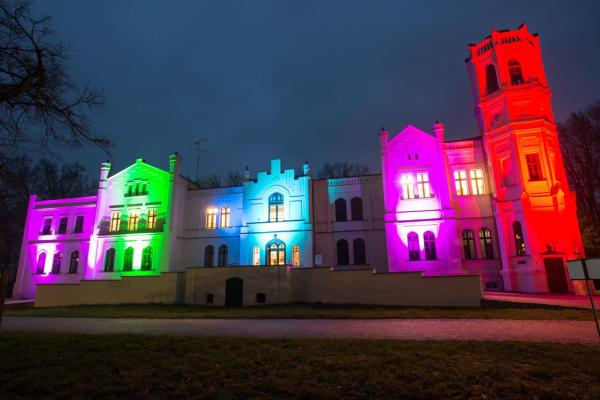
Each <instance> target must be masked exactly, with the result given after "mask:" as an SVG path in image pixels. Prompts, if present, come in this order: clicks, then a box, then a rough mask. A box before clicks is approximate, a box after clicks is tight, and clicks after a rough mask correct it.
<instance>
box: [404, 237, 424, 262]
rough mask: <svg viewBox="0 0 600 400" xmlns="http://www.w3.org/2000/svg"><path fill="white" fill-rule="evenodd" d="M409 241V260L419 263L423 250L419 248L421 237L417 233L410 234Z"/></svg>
mask: <svg viewBox="0 0 600 400" xmlns="http://www.w3.org/2000/svg"><path fill="white" fill-rule="evenodd" d="M407 239H408V259H409V260H410V261H418V260H420V259H421V248H420V247H419V235H417V234H416V233H415V232H410V233H409V234H408V236H407Z"/></svg>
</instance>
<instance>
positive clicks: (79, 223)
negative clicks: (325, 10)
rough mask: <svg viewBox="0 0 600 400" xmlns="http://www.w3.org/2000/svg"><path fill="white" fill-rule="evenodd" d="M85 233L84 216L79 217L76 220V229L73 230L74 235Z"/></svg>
mask: <svg viewBox="0 0 600 400" xmlns="http://www.w3.org/2000/svg"><path fill="white" fill-rule="evenodd" d="M81 232H83V215H78V216H77V219H76V220H75V228H74V229H73V233H81Z"/></svg>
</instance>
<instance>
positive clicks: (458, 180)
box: [454, 169, 469, 196]
mask: <svg viewBox="0 0 600 400" xmlns="http://www.w3.org/2000/svg"><path fill="white" fill-rule="evenodd" d="M454 187H455V188H456V195H457V196H467V195H468V194H469V186H468V184H467V171H465V170H462V169H461V170H456V171H454Z"/></svg>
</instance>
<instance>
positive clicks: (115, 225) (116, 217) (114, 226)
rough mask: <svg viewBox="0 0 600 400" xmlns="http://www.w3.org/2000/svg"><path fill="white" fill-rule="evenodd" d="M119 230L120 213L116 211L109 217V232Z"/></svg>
mask: <svg viewBox="0 0 600 400" xmlns="http://www.w3.org/2000/svg"><path fill="white" fill-rule="evenodd" d="M119 229H121V213H120V212H118V211H113V213H112V214H111V216H110V228H109V230H110V231H111V232H118V231H119Z"/></svg>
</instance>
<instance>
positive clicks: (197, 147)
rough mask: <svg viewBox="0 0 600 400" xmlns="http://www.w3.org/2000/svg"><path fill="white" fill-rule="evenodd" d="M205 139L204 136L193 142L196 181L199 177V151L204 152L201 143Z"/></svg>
mask: <svg viewBox="0 0 600 400" xmlns="http://www.w3.org/2000/svg"><path fill="white" fill-rule="evenodd" d="M207 140H208V139H206V138H204V139H200V140H197V141H195V142H194V146H196V182H198V180H199V179H200V153H206V150H204V149H203V148H202V143H204V142H206V141H207Z"/></svg>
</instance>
